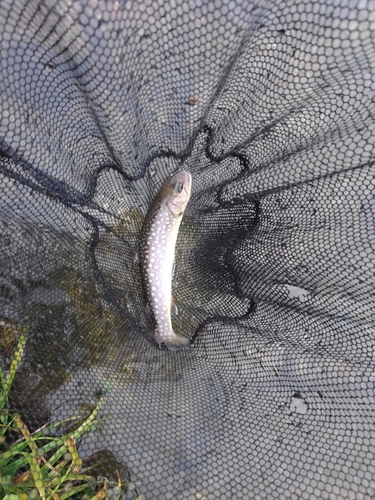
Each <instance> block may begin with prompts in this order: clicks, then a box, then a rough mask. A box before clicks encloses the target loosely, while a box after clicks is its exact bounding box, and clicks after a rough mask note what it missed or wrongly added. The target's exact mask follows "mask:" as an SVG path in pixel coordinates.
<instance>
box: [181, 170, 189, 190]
mask: <svg viewBox="0 0 375 500" xmlns="http://www.w3.org/2000/svg"><path fill="white" fill-rule="evenodd" d="M181 176H182V177H183V185H184V191H185V193H186V194H187V195H188V196H190V192H191V173H190V172H188V171H187V170H183V171H182V172H181Z"/></svg>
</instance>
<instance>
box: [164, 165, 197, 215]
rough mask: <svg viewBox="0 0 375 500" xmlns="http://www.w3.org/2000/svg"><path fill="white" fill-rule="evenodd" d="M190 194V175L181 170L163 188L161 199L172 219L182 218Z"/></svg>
mask: <svg viewBox="0 0 375 500" xmlns="http://www.w3.org/2000/svg"><path fill="white" fill-rule="evenodd" d="M190 193H191V174H190V173H189V172H186V171H185V170H182V171H181V172H177V173H176V174H174V175H173V176H172V177H171V178H170V179H169V180H168V181H167V182H166V183H165V184H164V186H163V188H162V197H163V201H164V203H165V204H166V206H167V208H168V210H169V212H170V213H171V214H172V215H173V217H176V218H177V217H182V215H183V213H184V211H185V208H186V205H187V204H188V201H189V198H190Z"/></svg>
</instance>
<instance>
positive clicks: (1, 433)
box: [0, 331, 140, 500]
mask: <svg viewBox="0 0 375 500" xmlns="http://www.w3.org/2000/svg"><path fill="white" fill-rule="evenodd" d="M25 333H26V331H23V332H22V333H21V336H20V338H19V341H18V344H17V348H16V352H15V353H14V355H13V360H12V363H11V366H10V368H9V371H8V373H7V375H5V374H4V373H3V371H2V369H1V367H0V498H3V499H4V500H26V499H31V500H32V499H42V500H66V499H69V498H70V499H82V500H101V499H105V498H108V499H113V500H115V499H116V500H120V499H121V498H124V494H125V492H126V491H127V488H126V484H125V485H124V484H122V482H121V479H120V476H119V474H118V481H117V482H116V483H113V482H110V481H109V480H108V479H106V478H103V477H100V478H98V479H97V478H95V477H94V474H93V472H94V470H95V466H97V465H98V464H91V465H89V466H84V462H83V461H82V459H81V458H80V456H79V453H78V449H77V444H76V441H77V439H78V438H80V437H81V436H82V435H83V434H85V433H87V432H89V431H90V430H92V429H93V427H94V426H96V425H97V424H100V423H101V422H102V421H103V419H98V418H97V414H98V412H99V409H100V406H101V404H102V401H103V397H104V392H103V394H102V396H101V397H100V399H99V402H98V404H97V405H96V407H95V408H94V409H93V410H92V411H91V413H90V415H89V416H88V417H87V418H86V419H82V417H71V418H69V419H66V420H64V421H60V422H55V423H47V424H45V425H43V426H42V427H40V428H39V429H37V430H36V431H35V432H30V431H29V429H28V428H27V426H26V425H25V423H24V422H23V421H22V419H21V416H20V415H19V414H18V413H17V412H14V411H12V410H10V409H9V404H8V398H9V391H10V389H11V386H12V382H13V379H14V376H15V374H16V372H17V369H18V366H19V364H20V362H21V359H22V356H23V353H24V350H25V345H26V336H25ZM66 426H70V430H69V431H65V433H64V429H66ZM139 498H140V497H138V499H139Z"/></svg>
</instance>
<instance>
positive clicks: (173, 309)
mask: <svg viewBox="0 0 375 500" xmlns="http://www.w3.org/2000/svg"><path fill="white" fill-rule="evenodd" d="M171 316H178V307H177V306H176V302H175V301H174V298H173V296H172V297H171Z"/></svg>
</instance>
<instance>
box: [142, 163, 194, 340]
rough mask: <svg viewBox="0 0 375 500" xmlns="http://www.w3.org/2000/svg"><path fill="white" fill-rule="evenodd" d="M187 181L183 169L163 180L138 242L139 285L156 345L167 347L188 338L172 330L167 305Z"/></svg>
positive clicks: (188, 186) (170, 302)
mask: <svg viewBox="0 0 375 500" xmlns="http://www.w3.org/2000/svg"><path fill="white" fill-rule="evenodd" d="M191 185H192V178H191V174H190V173H189V172H187V171H185V170H183V171H180V172H177V173H176V174H174V175H173V176H172V177H170V178H169V179H168V180H167V181H166V182H165V183H164V184H163V186H162V187H161V188H160V190H159V192H158V193H157V195H156V196H155V198H154V200H153V202H152V204H151V206H150V208H149V210H148V212H147V214H146V217H145V220H144V223H143V227H142V231H141V238H140V245H139V249H140V268H141V276H142V283H143V288H144V291H145V295H146V300H147V303H148V306H149V308H150V310H151V313H152V316H153V319H154V324H155V332H154V338H155V340H156V342H157V343H158V344H159V346H161V344H164V345H165V346H166V347H167V348H168V349H170V350H178V349H183V348H186V347H188V345H189V339H187V338H185V337H181V336H179V335H177V334H176V333H175V332H174V331H173V327H172V319H171V309H172V306H173V300H172V278H173V272H174V260H175V247H176V241H177V235H178V231H179V228H180V224H181V220H182V217H183V215H184V212H185V209H186V206H187V204H188V202H189V199H190V194H191Z"/></svg>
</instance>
